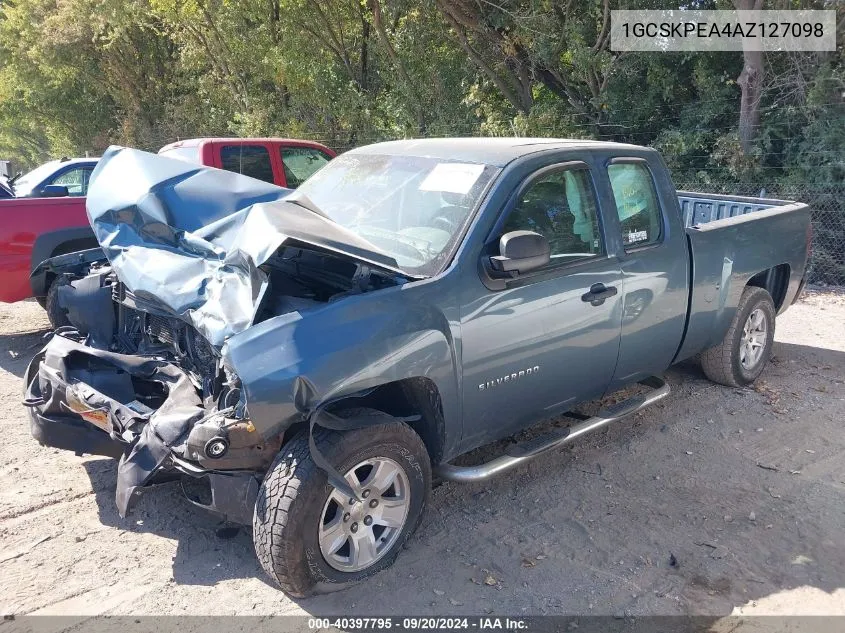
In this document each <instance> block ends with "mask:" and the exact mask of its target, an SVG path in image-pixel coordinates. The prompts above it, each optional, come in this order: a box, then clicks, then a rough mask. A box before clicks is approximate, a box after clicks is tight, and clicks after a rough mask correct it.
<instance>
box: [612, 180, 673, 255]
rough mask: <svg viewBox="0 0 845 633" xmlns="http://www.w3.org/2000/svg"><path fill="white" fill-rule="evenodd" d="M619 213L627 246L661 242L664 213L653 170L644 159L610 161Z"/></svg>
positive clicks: (634, 246)
mask: <svg viewBox="0 0 845 633" xmlns="http://www.w3.org/2000/svg"><path fill="white" fill-rule="evenodd" d="M607 175H608V176H609V177H610V185H611V187H612V188H613V198H614V200H615V201H616V213H617V214H618V215H619V224H620V225H621V226H622V243H623V244H624V245H625V248H626V249H631V248H639V247H641V246H650V245H652V244H657V243H658V242H660V240H661V238H662V237H663V216H662V214H661V213H660V205H659V204H658V202H657V191H656V190H655V188H654V181H653V180H652V178H651V172H650V171H649V170H648V167H646V166H645V165H644V164H642V163H617V164H613V165H609V166H608V168H607Z"/></svg>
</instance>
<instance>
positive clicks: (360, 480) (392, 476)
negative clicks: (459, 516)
mask: <svg viewBox="0 0 845 633" xmlns="http://www.w3.org/2000/svg"><path fill="white" fill-rule="evenodd" d="M345 478H346V481H348V482H349V483H350V484H351V485H352V487H353V488H355V489H357V490H360V491H361V501H358V500H357V499H348V498H347V497H346V496H345V495H344V494H343V493H342V492H340V491H339V490H338V489H337V488H333V489H332V492H331V494H329V498H328V499H327V500H326V504H325V506H324V507H323V513H322V517H321V518H320V527H319V530H320V536H319V538H320V553H321V554H322V555H323V558H324V559H325V560H326V562H327V563H328V564H329V565H331V566H332V567H334V568H335V569H337V570H340V571H346V572H356V571H362V570H364V569H367V568H368V567H370V566H371V565H373V564H374V563H376V562H377V561H379V560H380V559H381V558H382V556H384V555H385V554H387V552H389V551H390V548H391V547H393V544H394V543H395V542H396V539H398V538H399V535H400V534H401V533H402V528H404V527H405V521H406V520H407V518H408V509H409V507H410V490H409V484H408V477H407V475H406V474H405V471H404V470H403V469H402V467H401V466H400V465H399V464H397V463H396V462H395V461H393V460H392V459H388V458H384V457H380V458H375V459H367V460H364V461H363V462H361V463H360V464H357V465H355V466H353V467H352V468H351V469H350V470H349V472H347V473H346V474H345Z"/></svg>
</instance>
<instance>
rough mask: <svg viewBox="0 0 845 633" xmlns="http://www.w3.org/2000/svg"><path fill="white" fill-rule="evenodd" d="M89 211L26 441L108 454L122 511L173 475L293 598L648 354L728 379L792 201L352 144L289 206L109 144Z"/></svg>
mask: <svg viewBox="0 0 845 633" xmlns="http://www.w3.org/2000/svg"><path fill="white" fill-rule="evenodd" d="M88 215H89V219H90V221H91V225H92V227H93V229H94V232H95V234H96V236H97V239H98V241H99V243H100V245H101V246H102V251H101V250H99V249H97V250H96V251H89V252H83V253H79V254H71V255H64V256H61V257H59V258H57V259H55V260H51V261H48V262H47V263H46V264H45V266H48V267H50V268H51V270H52V272H53V273H55V274H57V275H58V276H59V278H60V283H61V287H60V289H59V304H60V306H61V309H63V310H65V312H66V314H67V317H68V320H69V322H70V323H71V324H72V325H71V326H66V327H63V328H60V329H58V330H57V331H56V332H55V334H54V335H53V337H52V338H51V340H50V341H49V343H48V344H47V345H46V347H45V348H44V349H43V350H41V351H40V352H39V353H38V354H37V355H36V356H35V358H34V359H33V361H32V363H31V364H30V366H29V369H28V371H27V373H26V377H25V383H26V384H25V389H26V393H25V401H24V404H25V405H27V407H29V411H30V412H31V415H30V418H31V428H32V433H33V435H34V436H35V437H36V439H38V440H39V441H40V442H41V443H43V444H46V445H49V446H56V447H60V448H64V449H68V450H73V451H75V452H77V453H79V454H81V453H92V454H103V455H111V456H114V457H116V458H119V460H120V461H119V465H118V482H117V491H116V501H117V504H118V508H119V510H120V513H121V514H122V515H125V513H126V512H127V510H128V509H129V507H130V506H131V503H132V501H133V499H134V498H135V497H136V496H137V495H138V494H139V493H140V491H141V490H142V489H144V488H146V487H149V486H153V485H157V484H162V483H166V482H181V483H182V485H183V488H184V490H185V493H186V495H187V496H188V498H189V499H190V500H192V501H193V502H194V503H196V504H198V505H201V506H203V507H205V508H207V509H209V510H211V511H213V512H215V513H217V514H218V515H222V516H224V517H225V518H226V519H227V520H229V521H231V522H234V523H239V524H247V525H249V524H251V525H252V530H253V538H254V542H255V550H256V553H257V555H258V558H259V560H260V562H261V565H262V566H263V568H264V569H265V570H266V571H267V573H268V574H269V575H270V576H271V577H272V578H273V579H274V580H275V581H276V582H277V583H278V584H279V586H280V587H281V588H282V589H284V590H285V591H286V592H288V593H289V594H291V595H293V596H306V595H309V594H312V593H314V592H319V591H325V590H328V589H330V588H332V587H337V586H338V585H340V584H343V583H349V582H352V581H356V580H360V579H362V578H365V577H367V576H370V575H371V574H374V573H375V572H377V571H379V570H381V569H383V568H385V567H386V566H388V565H390V564H391V563H392V562H393V560H394V559H395V557H396V555H397V552H398V551H399V550H400V549H401V548H402V546H403V544H404V543H405V542H406V540H407V539H408V537H409V536H410V534H411V533H412V532H413V530H414V529H415V527H416V526H417V524H418V522H419V520H420V517H421V515H422V513H423V511H424V509H425V506H426V502H427V499H428V498H429V491H430V488H431V486H432V480H433V479H434V480H440V481H443V480H445V481H457V482H469V481H480V480H484V479H487V478H489V477H491V476H492V475H495V474H497V473H501V472H503V471H506V470H508V469H509V468H512V467H514V466H516V465H518V464H521V463H523V462H525V461H527V460H529V459H531V458H533V457H535V456H537V455H539V454H541V453H543V452H546V451H550V450H552V449H555V448H558V447H560V446H562V445H564V444H565V443H567V442H570V441H572V440H574V439H575V438H577V437H578V436H580V435H583V434H584V433H587V432H589V431H592V430H594V429H597V428H600V427H602V426H604V425H606V424H608V423H610V422H612V421H615V420H618V419H620V418H622V417H624V416H627V415H630V414H631V413H633V412H635V411H639V410H641V409H643V408H644V407H647V406H648V405H650V404H652V403H654V402H656V401H658V400H660V399H661V398H664V397H665V396H666V395H667V394H668V392H669V388H668V386H667V385H666V383H665V382H664V381H663V380H662V379H661V378H660V377H659V376H660V374H661V373H662V372H663V371H664V370H666V368H668V367H669V366H670V365H672V364H673V363H677V362H679V361H682V360H684V359H688V358H691V357H694V356H699V357H700V359H701V364H702V367H703V369H704V372H705V374H706V375H707V376H708V377H709V378H711V379H712V380H714V381H716V382H718V383H721V384H724V385H729V386H734V387H736V386H742V385H747V384H749V383H751V382H753V381H754V380H755V379H756V378H757V377H758V376H759V375H760V373H761V372H762V371H763V368H764V366H765V365H766V363H767V361H768V359H769V356H770V354H771V350H772V340H773V336H774V329H775V316H776V315H777V314H778V313H780V312H783V311H784V310H786V308H787V307H788V306H789V305H790V304H791V303H792V302H793V301H794V300H795V299H796V297H797V296H798V294H799V292H800V291H801V287H802V284H803V282H804V278H805V274H806V268H807V256H808V250H809V246H810V237H811V233H810V209H809V208H808V207H807V206H806V205H804V204H800V203H794V202H789V201H782V200H767V199H758V198H739V197H730V196H714V195H703V194H698V193H689V192H678V191H676V190H675V189H674V187H673V185H672V182H671V180H670V178H669V174H668V171H667V168H666V166H665V164H664V163H663V161H662V159H661V157H660V156H659V154H658V153H657V152H656V151H654V150H651V149H647V148H643V147H637V146H634V145H624V144H614V143H603V142H593V141H582V140H552V139H516V138H510V139H430V140H419V141H416V140H409V141H396V142H390V143H382V144H378V145H371V146H368V147H362V148H360V149H356V150H354V151H351V152H348V153H346V154H344V155H342V156H341V157H339V158H337V159H336V160H334V161H332V162H331V163H329V164H327V165H326V166H325V167H323V168H322V169H321V170H320V171H318V172H317V173H316V174H315V175H314V176H313V177H312V178H310V179H309V180H308V181H306V182H305V183H304V184H303V185H302V186H301V187H300V188H299V189H298V190H297V191H296V192H294V193H291V192H289V191H287V190H283V189H280V188H278V187H275V186H273V185H269V184H267V183H262V182H259V181H256V180H252V179H250V178H246V177H244V176H240V175H238V174H231V173H226V172H222V171H218V170H214V169H210V168H205V167H197V166H194V165H190V164H187V163H183V162H180V161H176V160H172V159H168V158H164V157H159V156H154V155H151V154H146V153H144V152H140V151H137V150H131V149H125V148H112V149H110V150H109V151H108V152H107V153H106V155H105V156H104V157H103V159H102V160H101V161H100V163H99V165H98V167H97V171H96V172H95V174H94V175H93V177H92V185H91V188H90V191H89V196H88ZM103 254H105V258H104V257H103ZM623 388H626V396H627V397H626V398H625V399H623V400H622V401H620V402H618V403H617V404H614V405H612V406H609V407H607V408H605V409H602V410H600V411H599V412H598V413H597V414H596V415H592V416H587V415H585V414H583V413H582V412H580V411H579V410H578V408H577V405H579V403H582V402H584V401H588V400H593V399H597V398H601V397H602V396H604V395H606V394H610V393H611V392H614V391H617V390H621V389H623ZM550 418H557V423H556V424H552V425H546V427H544V428H546V429H549V428H550V429H552V430H545V431H543V432H542V433H541V434H539V435H537V434H535V436H534V437H533V438H532V439H530V440H528V441H524V442H515V441H514V442H511V443H510V444H508V445H507V448H504V449H502V452H501V454H499V455H498V456H496V457H495V458H494V459H492V460H491V461H488V462H486V463H481V464H477V463H476V464H473V465H456V463H455V461H456V458H457V457H459V456H460V455H462V454H464V453H467V452H468V451H470V450H472V449H474V448H476V447H479V446H481V445H484V444H488V443H491V442H493V441H495V440H499V439H502V438H506V437H508V436H512V435H515V434H516V433H517V432H519V431H521V430H522V429H525V428H526V427H528V426H530V425H532V424H535V423H537V422H539V421H543V420H547V419H550Z"/></svg>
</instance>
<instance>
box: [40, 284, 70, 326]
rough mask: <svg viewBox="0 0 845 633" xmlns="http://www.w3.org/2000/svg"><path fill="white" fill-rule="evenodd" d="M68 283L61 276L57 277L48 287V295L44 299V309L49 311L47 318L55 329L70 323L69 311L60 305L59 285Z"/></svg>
mask: <svg viewBox="0 0 845 633" xmlns="http://www.w3.org/2000/svg"><path fill="white" fill-rule="evenodd" d="M66 283H67V282H66V281H64V279H62V277H61V276H59V277H56V278H55V279H54V280H53V281H52V283H51V284H50V287H49V288H48V289H47V296H46V298H45V299H44V310H45V311H46V312H47V318H48V319H49V320H50V325H51V326H52V328H53V329H54V330H57V329H59V328H60V327H63V326H65V325H70V320H69V319H68V318H67V312H65V310H64V309H63V308H61V307H60V306H59V287H60V286H62V285H63V284H66Z"/></svg>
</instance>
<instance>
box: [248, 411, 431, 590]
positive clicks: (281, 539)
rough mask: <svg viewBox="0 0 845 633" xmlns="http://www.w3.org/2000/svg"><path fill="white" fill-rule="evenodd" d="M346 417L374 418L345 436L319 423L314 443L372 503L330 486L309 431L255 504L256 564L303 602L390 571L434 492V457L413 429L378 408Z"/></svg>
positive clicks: (279, 463) (292, 445)
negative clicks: (316, 459)
mask: <svg viewBox="0 0 845 633" xmlns="http://www.w3.org/2000/svg"><path fill="white" fill-rule="evenodd" d="M338 415H340V416H341V417H345V418H353V419H355V420H360V419H361V418H362V417H367V418H369V419H368V420H367V422H368V423H367V424H366V426H363V428H358V429H352V430H348V431H342V432H340V431H329V430H325V429H321V428H319V427H317V429H316V430H315V433H314V439H315V441H316V442H317V446H318V447H319V449H320V452H321V453H323V455H324V456H325V457H326V459H327V460H328V461H329V463H331V464H332V465H333V466H334V467H335V469H336V470H337V471H338V472H340V473H341V474H343V475H344V476H345V478H346V479H347V481H349V482H350V483H352V484H354V485H357V486H360V487H361V490H362V491H367V492H366V497H364V498H362V501H360V502H357V501H355V502H354V503H350V501H354V500H349V499H346V498H345V497H344V496H343V495H342V494H340V493H339V491H338V490H337V489H335V488H334V486H332V485H331V484H330V483H329V482H328V479H327V477H326V474H325V473H324V472H323V471H322V470H320V469H319V468H318V467H317V466H316V464H315V463H314V461H313V459H312V458H311V452H310V450H309V448H308V436H307V434H305V433H303V434H300V435H299V436H297V437H295V438H294V439H293V440H291V441H290V442H289V443H288V444H286V445H285V446H284V447H283V449H282V451H281V453H279V456H278V457H277V458H276V461H275V462H274V463H273V465H272V466H271V467H270V469H269V471H268V472H267V475H266V477H265V478H264V482H263V483H262V485H261V489H260V490H259V493H258V500H257V502H256V504H255V513H254V515H253V541H254V544H255V552H256V554H257V556H258V560H259V562H260V563H261V566H262V567H263V568H264V571H266V572H267V574H268V575H269V576H270V577H271V578H272V579H273V580H274V581H275V582H276V583H277V584H278V585H279V587H281V589H282V590H283V591H284V592H285V593H287V594H289V595H291V596H293V597H296V598H305V597H307V596H309V595H312V594H314V593H323V592H327V591H332V590H336V589H339V588H342V587H343V586H344V585H345V584H348V583H353V582H356V581H359V580H362V579H364V578H367V577H369V576H371V575H373V574H375V573H378V572H379V571H381V570H382V569H385V568H386V567H389V566H390V565H391V564H392V563H393V561H394V560H395V558H396V556H397V555H398V553H399V550H400V549H401V548H402V546H403V545H404V543H405V542H406V541H407V540H408V537H409V536H410V535H411V534H412V533H413V531H414V530H415V529H416V528H417V525H418V524H419V521H420V518H421V517H422V514H423V510H424V509H425V506H426V504H427V502H428V498H429V494H430V491H431V466H430V463H429V456H428V453H427V451H426V449H425V445H424V444H423V443H422V440H421V439H420V437H419V436H418V435H417V434H416V433H415V432H414V431H413V430H412V429H411V428H410V427H409V426H408V425H406V424H404V423H402V422H399V421H397V420H396V419H395V418H393V417H391V416H389V415H387V414H385V413H382V412H380V411H375V410H372V409H355V410H350V411H348V412H341V413H339V414H338ZM374 418H375V419H374ZM364 494H365V493H364V492H362V497H363V496H364Z"/></svg>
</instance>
